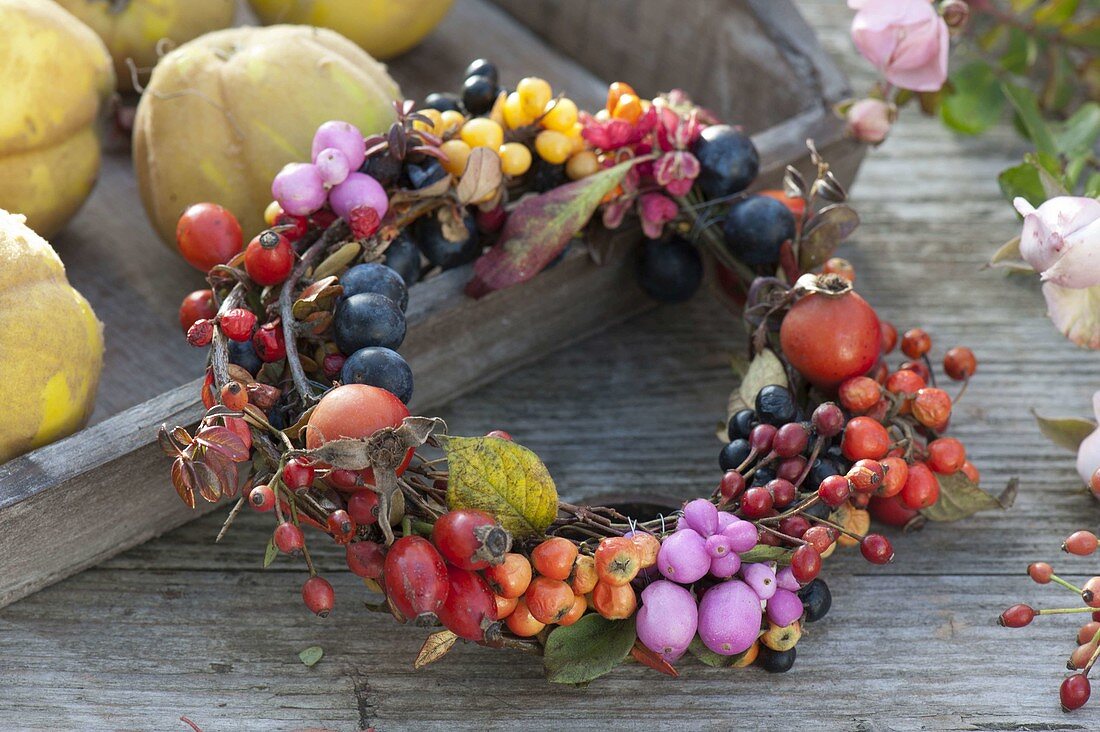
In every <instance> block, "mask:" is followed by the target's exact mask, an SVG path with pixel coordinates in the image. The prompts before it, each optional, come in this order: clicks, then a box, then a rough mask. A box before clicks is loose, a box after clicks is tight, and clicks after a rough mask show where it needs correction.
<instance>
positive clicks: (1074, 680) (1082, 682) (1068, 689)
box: [1058, 673, 1092, 712]
mask: <svg viewBox="0 0 1100 732" xmlns="http://www.w3.org/2000/svg"><path fill="white" fill-rule="evenodd" d="M1091 694H1092V688H1091V687H1090V686H1089V679H1088V677H1087V676H1085V675H1084V674H1083V673H1081V674H1074V675H1073V676H1070V677H1069V678H1067V679H1066V680H1065V681H1063V682H1062V686H1061V688H1059V689H1058V699H1059V701H1061V703H1062V711H1063V712H1072V711H1073V710H1074V709H1080V708H1081V707H1083V706H1085V704H1086V703H1087V702H1088V700H1089V696H1090V695H1091Z"/></svg>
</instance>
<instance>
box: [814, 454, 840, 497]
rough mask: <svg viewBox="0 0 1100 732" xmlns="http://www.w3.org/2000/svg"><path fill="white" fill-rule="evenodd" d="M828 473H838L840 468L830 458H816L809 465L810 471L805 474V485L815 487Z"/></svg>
mask: <svg viewBox="0 0 1100 732" xmlns="http://www.w3.org/2000/svg"><path fill="white" fill-rule="evenodd" d="M830 475H840V469H839V468H838V467H837V464H836V463H835V462H833V460H832V459H831V458H827V457H824V458H818V459H816V460H814V462H813V465H811V466H810V472H809V473H808V474H807V475H806V487H807V488H811V489H816V488H817V486H819V485H821V481H823V480H825V479H826V478H828V477H829V476H830Z"/></svg>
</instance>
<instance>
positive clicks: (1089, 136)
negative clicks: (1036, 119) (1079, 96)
mask: <svg viewBox="0 0 1100 732" xmlns="http://www.w3.org/2000/svg"><path fill="white" fill-rule="evenodd" d="M1097 139H1100V104H1098V103H1097V102H1089V103H1087V104H1082V105H1081V106H1080V108H1078V110H1077V111H1076V112H1074V113H1073V114H1072V115H1071V116H1070V118H1069V119H1067V120H1066V121H1065V123H1064V124H1063V125H1062V128H1061V130H1059V132H1058V133H1057V134H1056V135H1055V142H1056V144H1057V146H1058V151H1059V152H1061V153H1062V154H1063V155H1067V156H1069V157H1075V156H1078V155H1087V154H1089V153H1091V152H1092V149H1093V147H1094V146H1095V145H1096V141H1097Z"/></svg>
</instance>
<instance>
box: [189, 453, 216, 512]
mask: <svg viewBox="0 0 1100 732" xmlns="http://www.w3.org/2000/svg"><path fill="white" fill-rule="evenodd" d="M207 454H209V453H207ZM191 467H192V468H193V469H194V471H195V487H196V488H198V490H199V495H200V496H202V497H203V498H204V499H206V501H207V502H209V503H216V502H217V501H218V500H219V499H220V498H221V497H222V481H221V478H219V477H218V474H217V473H216V472H214V469H213V468H211V467H210V466H209V465H207V464H206V463H203V462H193V463H191Z"/></svg>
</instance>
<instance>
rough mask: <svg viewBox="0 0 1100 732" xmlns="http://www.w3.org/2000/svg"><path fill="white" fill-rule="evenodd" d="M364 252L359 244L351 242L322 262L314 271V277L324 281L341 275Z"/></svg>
mask: <svg viewBox="0 0 1100 732" xmlns="http://www.w3.org/2000/svg"><path fill="white" fill-rule="evenodd" d="M362 250H363V247H362V246H360V245H359V243H358V242H354V241H349V242H348V243H347V244H345V245H344V246H342V247H340V248H339V249H337V250H336V251H334V252H333V253H332V254H330V255H328V256H327V257H325V258H324V259H322V260H321V263H320V264H318V265H317V266H316V267H315V268H314V270H313V276H314V277H316V278H317V279H323V278H325V277H330V276H332V275H337V274H340V271H341V270H343V269H344V267H347V266H348V265H349V264H351V263H352V262H354V261H355V258H356V257H358V256H359V252H361V251H362Z"/></svg>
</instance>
